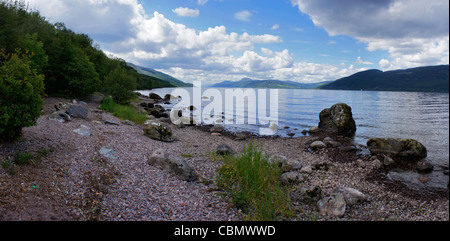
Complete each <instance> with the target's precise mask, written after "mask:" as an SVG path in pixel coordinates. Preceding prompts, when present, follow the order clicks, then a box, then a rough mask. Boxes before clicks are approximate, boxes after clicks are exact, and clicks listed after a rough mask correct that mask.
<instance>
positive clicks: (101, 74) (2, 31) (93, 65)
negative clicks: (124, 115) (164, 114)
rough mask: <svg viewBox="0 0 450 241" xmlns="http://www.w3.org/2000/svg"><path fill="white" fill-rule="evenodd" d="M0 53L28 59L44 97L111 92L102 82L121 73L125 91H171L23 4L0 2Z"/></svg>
mask: <svg viewBox="0 0 450 241" xmlns="http://www.w3.org/2000/svg"><path fill="white" fill-rule="evenodd" d="M0 50H3V52H4V54H5V56H6V55H8V54H14V53H22V54H24V53H29V54H30V55H32V57H31V63H30V65H31V68H32V69H35V70H36V71H37V73H38V74H43V75H44V76H45V78H44V84H45V93H46V94H47V95H48V96H62V97H67V98H83V97H85V96H87V95H89V94H92V93H94V92H97V91H100V92H103V93H110V92H111V90H110V89H108V88H109V87H111V85H107V84H106V82H107V81H108V79H109V80H114V79H117V78H115V76H113V75H114V74H117V73H119V72H120V74H121V76H123V75H126V76H128V77H129V78H126V79H127V80H128V81H129V82H130V83H122V84H124V85H123V86H122V87H126V88H127V89H129V90H135V89H152V88H158V87H173V86H174V85H173V84H171V83H169V82H167V81H163V80H161V79H158V78H155V77H149V76H146V75H143V74H140V73H138V72H137V71H136V70H134V69H133V68H131V67H129V66H128V65H127V64H126V62H125V61H124V60H122V59H118V58H113V57H109V56H106V55H105V53H104V52H103V51H102V50H101V49H100V47H99V46H98V45H97V44H95V43H94V41H93V40H92V39H91V38H90V37H89V36H87V35H86V34H82V33H74V32H73V31H72V30H70V29H68V28H67V27H66V26H65V25H64V23H56V24H52V23H50V22H49V21H47V20H46V19H45V18H44V17H43V16H41V15H40V14H39V12H36V11H30V10H29V9H28V7H27V5H26V4H25V3H23V2H21V1H8V0H0ZM0 62H2V60H1V59H0ZM115 70H117V71H115ZM119 70H120V71H119ZM118 87H121V86H120V85H119V86H118ZM118 100H120V98H119V99H118Z"/></svg>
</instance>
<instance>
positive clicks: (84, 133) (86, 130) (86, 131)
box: [73, 125, 91, 136]
mask: <svg viewBox="0 0 450 241" xmlns="http://www.w3.org/2000/svg"><path fill="white" fill-rule="evenodd" d="M73 132H75V133H77V134H79V135H82V136H90V135H91V131H90V128H89V127H87V126H85V125H81V127H80V128H78V129H76V130H73Z"/></svg>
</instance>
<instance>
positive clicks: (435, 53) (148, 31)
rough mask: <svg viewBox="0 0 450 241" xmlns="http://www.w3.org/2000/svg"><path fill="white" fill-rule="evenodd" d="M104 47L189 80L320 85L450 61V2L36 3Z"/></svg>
mask: <svg viewBox="0 0 450 241" xmlns="http://www.w3.org/2000/svg"><path fill="white" fill-rule="evenodd" d="M29 2H30V7H31V8H33V9H36V10H38V11H39V12H40V13H41V14H42V15H43V16H44V17H46V18H47V19H48V20H50V21H51V22H64V23H65V24H66V26H67V27H69V28H71V29H72V30H74V31H75V32H81V33H86V34H88V35H89V36H90V37H91V38H93V39H94V41H95V42H96V43H98V44H99V45H100V47H101V49H102V50H104V51H105V52H106V53H108V54H111V55H113V56H116V57H120V58H122V59H124V60H126V61H128V62H132V63H135V64H138V65H141V66H144V67H150V68H154V69H157V70H160V71H162V72H165V73H167V74H170V75H173V76H174V77H176V78H179V79H180V80H183V81H185V82H192V81H194V80H201V81H203V82H205V83H206V84H211V83H216V82H220V81H224V80H239V79H241V78H244V77H249V78H253V79H280V80H292V81H297V82H304V83H312V82H320V81H326V80H335V79H338V78H341V77H345V76H348V75H350V74H353V73H356V72H358V71H362V70H365V69H382V70H392V69H403V68H410V67H417V66H425V65H438V64H448V62H449V60H448V58H449V54H448V53H449V51H448V48H449V47H448V45H449V31H448V29H449V10H448V8H449V1H448V0H377V1H357V0H339V1H337V0H141V1H138V0H71V1H64V0H29Z"/></svg>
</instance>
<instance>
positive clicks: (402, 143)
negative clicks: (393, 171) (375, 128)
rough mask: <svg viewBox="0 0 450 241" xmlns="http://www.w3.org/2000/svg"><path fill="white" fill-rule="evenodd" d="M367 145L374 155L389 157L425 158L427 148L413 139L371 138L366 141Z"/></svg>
mask: <svg viewBox="0 0 450 241" xmlns="http://www.w3.org/2000/svg"><path fill="white" fill-rule="evenodd" d="M367 147H368V148H369V150H370V152H371V153H372V154H374V155H378V154H383V155H387V156H390V157H406V158H415V159H419V158H425V157H426V156H427V149H426V148H425V146H424V145H422V144H421V143H420V142H418V141H416V140H413V139H399V138H372V139H369V140H368V141H367Z"/></svg>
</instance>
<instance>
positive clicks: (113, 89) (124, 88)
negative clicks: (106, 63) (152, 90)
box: [105, 67, 136, 104]
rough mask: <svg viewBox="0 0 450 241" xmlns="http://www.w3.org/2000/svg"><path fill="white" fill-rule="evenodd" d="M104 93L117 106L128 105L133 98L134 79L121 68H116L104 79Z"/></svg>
mask: <svg viewBox="0 0 450 241" xmlns="http://www.w3.org/2000/svg"><path fill="white" fill-rule="evenodd" d="M105 86H106V91H107V93H108V94H110V95H111V96H112V97H113V99H114V101H116V102H117V103H119V104H129V103H130V99H131V98H133V97H134V96H135V94H134V93H133V90H136V78H134V77H133V76H132V75H131V74H130V73H128V71H126V70H125V69H124V68H122V67H117V68H116V69H115V70H113V71H112V72H111V73H110V74H109V75H108V76H107V77H106V78H105Z"/></svg>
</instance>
